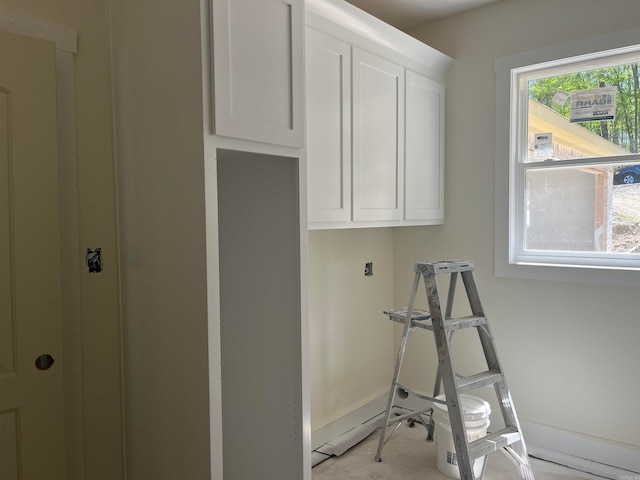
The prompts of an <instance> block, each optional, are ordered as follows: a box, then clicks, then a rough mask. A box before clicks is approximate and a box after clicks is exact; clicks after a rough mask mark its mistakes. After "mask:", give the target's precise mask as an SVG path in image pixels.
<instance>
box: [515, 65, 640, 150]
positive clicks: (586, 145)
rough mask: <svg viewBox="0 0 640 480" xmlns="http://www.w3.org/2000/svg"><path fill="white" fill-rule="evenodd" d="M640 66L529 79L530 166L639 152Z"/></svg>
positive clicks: (621, 66) (542, 72)
mask: <svg viewBox="0 0 640 480" xmlns="http://www.w3.org/2000/svg"><path fill="white" fill-rule="evenodd" d="M638 60H639V61H640V58H639V59H638ZM638 65H639V63H627V64H624V65H615V66H607V67H606V68H598V69H593V70H585V71H578V72H575V73H564V74H562V75H553V76H549V75H548V73H547V74H545V71H540V72H539V75H540V76H539V77H537V78H534V79H531V80H529V81H528V94H529V95H528V96H529V100H528V106H527V108H528V116H527V123H528V129H527V131H528V155H527V157H526V158H525V159H524V161H525V162H534V161H543V160H546V159H554V160H562V159H576V158H585V157H608V156H617V155H628V154H629V153H637V152H638V120H637V118H638V117H637V115H638V113H637V112H638V95H639V93H640V86H639V85H638Z"/></svg>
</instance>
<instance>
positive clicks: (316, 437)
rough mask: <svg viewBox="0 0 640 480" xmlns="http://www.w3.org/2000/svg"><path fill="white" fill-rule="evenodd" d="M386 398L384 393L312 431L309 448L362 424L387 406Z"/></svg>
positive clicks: (314, 447) (313, 447) (322, 443)
mask: <svg viewBox="0 0 640 480" xmlns="http://www.w3.org/2000/svg"><path fill="white" fill-rule="evenodd" d="M387 398H388V395H387V394H384V395H382V396H380V397H378V398H376V399H374V400H372V401H371V402H369V403H367V404H365V405H363V406H362V407H360V408H357V409H356V410H354V411H353V412H351V413H349V414H347V415H345V416H343V417H340V418H339V419H337V420H335V421H333V422H331V423H328V424H327V425H325V426H323V427H320V428H317V429H316V430H314V431H312V432H311V449H312V450H315V449H317V448H319V447H321V446H322V445H324V444H325V443H329V442H331V441H333V440H334V439H336V438H339V437H341V436H342V435H344V434H345V433H347V432H348V431H350V430H352V429H354V428H356V427H358V426H360V425H362V424H363V423H365V422H367V421H368V420H370V419H372V418H373V417H375V416H376V415H379V414H381V413H384V411H385V409H386V408H387Z"/></svg>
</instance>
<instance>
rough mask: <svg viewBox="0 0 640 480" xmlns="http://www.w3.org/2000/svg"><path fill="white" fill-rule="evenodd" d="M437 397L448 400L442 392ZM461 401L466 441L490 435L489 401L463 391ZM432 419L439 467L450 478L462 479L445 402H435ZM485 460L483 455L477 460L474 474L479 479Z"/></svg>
mask: <svg viewBox="0 0 640 480" xmlns="http://www.w3.org/2000/svg"><path fill="white" fill-rule="evenodd" d="M436 399H438V400H445V396H444V395H439V396H437V397H436ZM460 403H461V404H462V419H463V421H464V426H465V428H466V430H467V441H469V442H472V441H473V440H477V439H478V438H482V437H484V436H485V435H486V434H487V428H489V414H490V413H491V407H490V406H489V403H487V402H485V401H484V400H482V399H481V398H478V397H474V396H473V395H464V394H462V395H460ZM433 421H434V423H435V440H436V450H437V453H438V457H437V461H436V465H437V467H438V470H440V472H442V473H444V474H445V475H446V476H448V477H451V478H457V479H459V478H460V470H459V469H458V462H457V455H456V447H455V445H454V444H453V434H452V433H451V423H450V422H449V412H448V410H447V406H446V405H444V404H442V403H436V402H433ZM484 462H485V457H480V458H478V459H477V460H476V461H475V463H474V465H473V474H474V476H475V477H476V478H479V477H480V474H481V473H482V467H483V466H484Z"/></svg>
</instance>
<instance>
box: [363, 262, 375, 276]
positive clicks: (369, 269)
mask: <svg viewBox="0 0 640 480" xmlns="http://www.w3.org/2000/svg"><path fill="white" fill-rule="evenodd" d="M364 276H365V277H371V276H373V262H367V263H365V264H364Z"/></svg>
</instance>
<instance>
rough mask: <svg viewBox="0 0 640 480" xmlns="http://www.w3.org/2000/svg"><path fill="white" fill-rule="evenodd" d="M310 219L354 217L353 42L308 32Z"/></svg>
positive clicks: (320, 220) (312, 31) (308, 186)
mask: <svg viewBox="0 0 640 480" xmlns="http://www.w3.org/2000/svg"><path fill="white" fill-rule="evenodd" d="M306 35H307V39H306V64H307V82H306V95H307V177H308V178H309V180H310V181H309V182H308V185H307V192H308V205H309V217H308V218H309V221H310V222H327V221H332V222H347V221H349V220H351V108H350V105H351V75H350V68H351V48H350V47H349V45H347V44H346V43H344V42H341V41H339V40H336V39H335V38H332V37H329V36H328V35H325V34H323V33H320V32H318V31H316V30H313V29H311V28H308V29H307V32H306Z"/></svg>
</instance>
